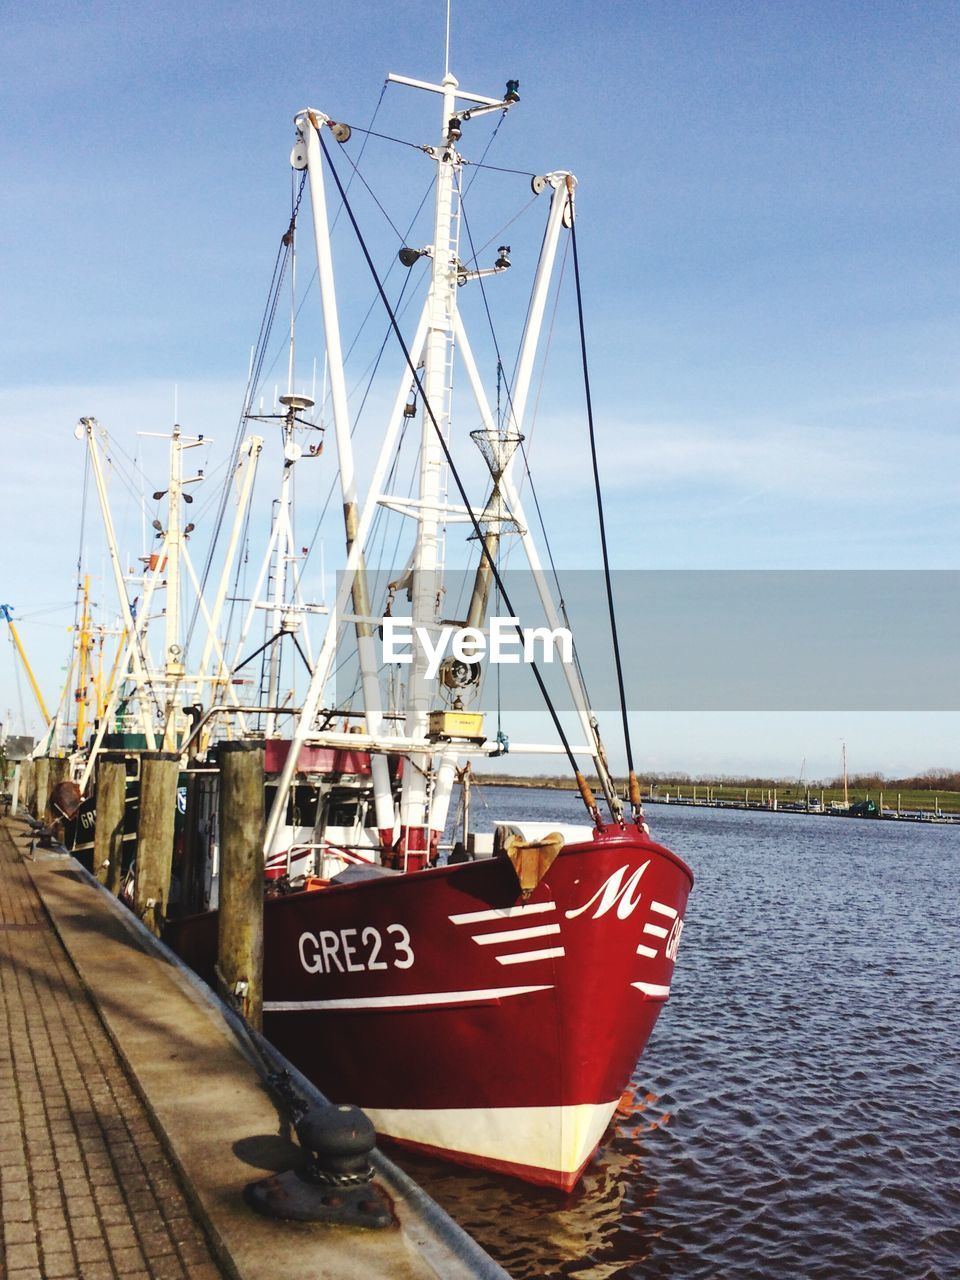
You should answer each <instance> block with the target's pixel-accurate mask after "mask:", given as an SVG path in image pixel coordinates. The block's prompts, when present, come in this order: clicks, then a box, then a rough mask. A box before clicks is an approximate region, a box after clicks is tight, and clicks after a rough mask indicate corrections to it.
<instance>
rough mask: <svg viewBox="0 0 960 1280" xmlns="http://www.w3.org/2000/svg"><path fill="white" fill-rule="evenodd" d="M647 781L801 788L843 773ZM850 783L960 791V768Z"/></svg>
mask: <svg viewBox="0 0 960 1280" xmlns="http://www.w3.org/2000/svg"><path fill="white" fill-rule="evenodd" d="M642 780H643V782H644V783H645V784H648V783H651V782H652V783H656V785H657V786H658V787H659V786H681V787H686V786H700V785H704V786H706V785H710V786H728V787H795V786H797V785H799V786H800V788H801V789H806V788H807V787H809V788H810V789H811V790H814V789H815V788H819V787H824V788H828V787H829V788H837V787H842V786H843V774H842V773H841V774H838V775H837V776H836V777H835V778H820V779H815V778H801V779H797V778H770V777H766V778H761V777H749V776H747V775H746V774H736V775H734V774H690V773H645V774H644V775H643V779H642ZM847 783H848V785H849V786H850V787H851V788H852V789H854V790H860V791H863V790H869V789H870V788H871V787H872V788H874V789H879V788H880V787H883V788H884V789H885V790H888V791H889V790H892V789H896V788H899V789H900V790H901V791H960V770H958V769H925V770H924V771H923V772H922V773H917V774H913V775H911V776H910V777H902V778H891V777H888V776H887V775H886V774H884V773H851V774H848V775H847Z"/></svg>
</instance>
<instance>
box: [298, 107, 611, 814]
mask: <svg viewBox="0 0 960 1280" xmlns="http://www.w3.org/2000/svg"><path fill="white" fill-rule="evenodd" d="M317 136H318V138H319V141H320V146H321V148H322V150H323V154H324V158H325V159H326V162H327V165H328V166H329V168H330V172H331V173H332V174H333V180H334V182H335V183H336V184H337V188H338V190H339V191H340V197H341V199H342V200H343V205H344V208H345V209H346V212H347V217H348V218H349V219H350V223H351V225H352V227H353V230H354V234H355V235H356V237H357V243H358V244H359V246H360V250H361V252H362V253H363V256H364V258H365V259H366V263H367V266H368V267H369V269H370V274H371V275H372V276H373V281H374V284H375V285H376V288H377V292H378V293H379V294H380V297H381V299H382V301H383V305H384V307H385V308H386V310H387V315H388V316H389V318H390V326H391V328H392V329H393V332H394V333H395V334H396V337H397V341H398V342H399V344H400V349H401V351H402V352H403V355H404V359H405V360H406V362H407V365H408V367H409V369H410V373H411V375H412V377H413V380H414V382H415V383H416V386H417V390H418V392H419V394H420V396H421V397H422V399H423V406H424V409H425V410H426V412H427V414H428V415H429V418H430V422H431V424H432V426H433V429H434V431H435V433H436V436H437V440H438V442H439V444H440V448H441V450H442V451H443V455H444V458H445V459H446V463H447V466H448V467H449V468H450V474H451V475H452V477H453V481H454V484H455V485H456V486H457V491H458V492H459V494H460V497H461V500H462V501H463V504H464V506H465V507H466V509H467V511H468V512H469V514H470V522H471V524H472V525H473V528H474V532H475V533H476V535H477V539H478V542H479V545H480V549H481V553H482V555H483V556H484V558H485V559H486V561H487V563H488V564H489V566H490V571H491V574H492V575H493V579H494V581H495V582H496V583H497V585H498V587H499V588H500V594H501V595H502V597H503V602H504V604H505V605H506V606H507V608H508V609H509V610H510V613H511V614H512V615H513V616H516V614H515V613H514V609H513V606H512V604H511V603H510V597H509V595H508V593H507V590H506V587H505V586H504V584H503V579H502V578H501V576H500V570H499V569H498V568H497V565H496V562H495V561H494V559H493V557H492V556H491V555H490V552H489V551H488V550H487V547H486V545H485V543H484V538H483V530H482V529H481V528H480V522H479V520H478V519H477V517H476V515H475V514H474V511H473V508H472V507H471V505H470V499H469V498H468V496H467V491H466V489H465V488H464V485H463V481H462V480H461V478H460V473H459V472H458V471H457V469H456V466H455V465H454V461H453V456H452V454H451V452H450V446H449V445H448V444H447V441H446V440H445V439H444V435H443V432H442V431H441V429H440V424H439V422H438V421H437V418H436V415H435V414H434V412H433V406H432V405H431V404H430V402H429V400H428V399H427V397H426V394H425V392H424V388H423V383H422V382H421V380H420V375H419V373H418V372H417V367H416V365H415V363H414V361H413V358H412V356H411V355H410V351H409V348H408V347H407V344H406V342H405V341H404V338H403V334H402V333H401V332H400V326H399V324H398V323H397V320H396V317H395V315H394V313H393V310H392V308H391V306H390V302H389V300H388V298H387V295H386V293H385V291H384V288H383V285H382V284H381V283H380V277H379V275H378V273H377V268H376V266H375V265H374V261H373V258H372V257H371V256H370V251H369V249H368V248H367V244H366V241H365V240H364V238H363V233H362V231H361V230H360V227H359V225H358V223H357V220H356V218H355V217H354V213H353V209H352V208H351V207H350V205H349V203H348V202H347V197H346V192H345V191H344V188H343V183H342V182H341V181H340V175H339V173H337V170H336V169H335V168H334V166H333V164H332V162H331V160H330V153H329V151H328V150H327V144H326V142H325V141H324V138H323V134H322V132H321V131H320V130H318V131H317ZM517 631H518V633H519V632H520V627H519V624H518V625H517ZM530 670H531V671H532V673H533V676H534V679H535V680H536V682H537V686H538V687H539V689H540V693H541V695H542V697H543V700H544V702H545V704H546V707H547V710H548V711H549V713H550V718H551V719H552V720H553V724H554V727H555V729H556V730H557V734H558V736H559V738H560V742H561V744H562V745H563V750H564V753H565V754H566V757H567V759H568V761H569V762H570V767H571V769H572V770H573V772H574V774H576V775H577V777H578V779H579V777H581V776H582V775H581V774H580V770H579V768H578V767H577V761H576V758H575V756H574V754H573V750H572V748H571V746H570V742H569V740H568V738H567V735H566V733H565V731H564V728H563V725H562V723H561V721H560V717H559V715H558V714H557V709H556V707H555V706H554V705H553V701H552V699H551V697H550V694H549V692H548V690H547V686H546V685H545V684H544V681H543V676H542V675H541V674H540V671H539V669H538V667H537V665H536V663H535V662H531V663H530ZM593 812H594V813H596V809H595V807H594V810H593Z"/></svg>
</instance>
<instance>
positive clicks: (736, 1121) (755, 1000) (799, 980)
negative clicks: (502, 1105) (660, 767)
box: [392, 788, 960, 1280]
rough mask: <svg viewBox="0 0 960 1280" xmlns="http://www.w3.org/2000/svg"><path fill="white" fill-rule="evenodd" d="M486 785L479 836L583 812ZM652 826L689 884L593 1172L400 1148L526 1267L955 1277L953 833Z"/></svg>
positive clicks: (958, 992)
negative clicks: (650, 1024)
mask: <svg viewBox="0 0 960 1280" xmlns="http://www.w3.org/2000/svg"><path fill="white" fill-rule="evenodd" d="M482 794H483V797H484V800H485V802H486V805H487V806H488V807H487V809H486V811H485V810H484V808H483V806H482V805H481V804H475V806H474V808H475V810H479V812H476V813H475V817H476V825H477V827H478V829H482V825H483V822H482V820H483V818H484V817H486V818H487V820H488V821H489V819H490V818H492V817H494V816H497V817H500V816H503V817H506V816H514V817H517V816H521V815H522V816H526V817H528V818H531V819H535V818H543V819H549V818H550V817H557V818H561V817H563V816H564V815H565V816H566V817H567V819H568V820H576V821H579V820H580V818H579V817H578V816H577V809H578V803H579V802H578V801H577V800H576V799H575V798H574V797H572V796H570V795H567V794H562V795H561V794H559V793H544V792H529V791H514V790H512V789H509V790H508V789H506V788H485V789H484V790H483V793H482ZM648 819H649V821H650V825H651V830H652V833H653V835H654V837H655V838H656V839H659V840H661V841H663V843H665V844H667V845H669V846H670V847H671V848H673V849H674V850H675V851H676V852H677V853H679V854H680V855H681V856H682V857H684V858H685V859H686V860H687V861H688V862H689V863H690V865H691V866H692V867H693V869H694V872H695V874H696V878H697V879H696V885H695V886H694V890H693V892H692V894H691V896H690V903H689V907H688V910H687V925H686V929H685V930H684V935H683V945H682V947H681V949H680V957H679V960H678V963H677V968H676V972H675V974H674V980H673V989H672V996H671V999H670V1002H669V1004H668V1005H667V1007H666V1009H665V1010H664V1012H663V1014H662V1015H661V1018H660V1021H659V1022H658V1023H657V1026H656V1028H655V1030H654V1033H653V1036H652V1038H651V1041H650V1044H649V1045H648V1048H647V1051H646V1053H645V1054H644V1056H643V1058H642V1059H641V1061H640V1063H639V1064H638V1066H637V1069H636V1071H635V1073H634V1076H633V1081H632V1090H631V1093H632V1099H631V1100H630V1101H629V1102H628V1104H627V1105H626V1106H625V1107H624V1108H623V1109H622V1113H621V1114H618V1116H617V1117H616V1119H615V1121H614V1125H613V1126H612V1128H611V1130H610V1131H609V1132H608V1135H607V1139H606V1141H605V1143H604V1145H603V1146H602V1148H601V1150H600V1152H599V1153H598V1155H597V1157H596V1159H595V1161H594V1163H593V1165H592V1167H591V1168H590V1169H588V1171H587V1175H586V1177H585V1179H584V1182H583V1184H582V1186H581V1187H580V1188H579V1189H578V1191H577V1192H576V1193H574V1195H573V1196H571V1197H564V1196H562V1195H560V1194H559V1193H554V1192H550V1191H542V1190H537V1189H535V1188H529V1187H526V1186H524V1185H523V1184H521V1183H518V1182H513V1181H508V1180H506V1179H496V1178H492V1177H490V1176H489V1175H483V1176H481V1175H479V1174H477V1173H475V1172H469V1171H465V1170H456V1169H454V1168H453V1167H452V1166H444V1165H441V1164H439V1163H435V1162H432V1161H427V1160H425V1159H421V1158H413V1157H409V1156H406V1155H401V1156H400V1157H399V1159H400V1160H401V1162H402V1163H404V1164H405V1165H406V1167H407V1168H408V1169H409V1170H410V1171H411V1172H412V1173H413V1174H414V1176H416V1177H417V1178H418V1179H419V1180H420V1181H421V1182H422V1183H423V1184H424V1185H425V1186H426V1188H427V1190H428V1191H430V1193H431V1194H432V1195H433V1196H434V1197H435V1198H436V1199H437V1200H439V1202H440V1203H441V1204H443V1205H444V1207H445V1208H446V1209H447V1210H448V1211H449V1212H450V1213H451V1214H452V1215H453V1216H454V1217H455V1218H456V1219H457V1220H458V1221H460V1222H461V1223H462V1224H463V1225H464V1226H465V1227H466V1228H467V1229H468V1230H469V1231H470V1232H471V1233H472V1234H473V1235H474V1236H475V1237H476V1238H477V1239H478V1240H479V1241H480V1243H481V1244H483V1245H484V1247H485V1248H486V1249H487V1250H488V1251H489V1252H490V1253H491V1254H492V1255H493V1256H494V1257H495V1258H497V1260H498V1261H499V1262H500V1263H501V1264H502V1265H503V1266H504V1267H505V1268H506V1270H507V1271H509V1272H510V1273H511V1275H513V1276H515V1277H517V1280H520V1278H522V1277H538V1278H541V1277H543V1278H546V1277H556V1276H589V1277H596V1278H598V1280H599V1278H601V1277H638V1278H639V1277H643V1278H644V1280H646V1278H647V1277H660V1276H671V1277H678V1278H682V1280H697V1278H699V1277H703V1278H704V1280H706V1278H707V1277H709V1278H710V1280H718V1278H722V1280H727V1278H728V1277H730V1278H731V1280H732V1278H735V1277H743V1278H744V1280H746V1278H747V1277H749V1278H750V1280H766V1278H767V1277H769V1278H770V1280H783V1278H785V1277H802V1278H803V1280H847V1278H848V1277H849V1278H850V1280H853V1278H854V1277H856V1280H888V1278H889V1280H920V1278H921V1277H923V1278H929V1280H933V1278H934V1277H935V1278H937V1280H951V1278H953V1277H958V1276H960V946H958V941H960V940H958V932H960V929H958V878H960V877H958V872H960V828H957V827H938V826H924V825H917V824H912V823H909V824H908V823H903V824H900V823H894V822H875V821H874V822H871V821H857V820H844V819H838V818H821V817H812V816H806V815H785V814H782V815H776V814H766V813H742V812H736V811H731V812H727V811H723V810H716V809H693V808H682V807H677V806H674V807H669V808H668V807H665V806H654V807H651V809H650V810H649V813H648ZM392 1154H396V1153H392Z"/></svg>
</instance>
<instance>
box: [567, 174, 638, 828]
mask: <svg viewBox="0 0 960 1280" xmlns="http://www.w3.org/2000/svg"><path fill="white" fill-rule="evenodd" d="M567 201H568V206H569V209H570V237H571V243H572V245H573V278H574V281H575V282H576V287H577V319H578V322H579V326H580V356H581V360H582V362H583V388H584V394H585V396H586V401H587V425H588V427H589V433H590V457H591V460H592V462H593V483H594V488H595V489H596V494H597V518H598V520H599V522H600V547H601V550H602V552H603V580H604V584H605V586H606V591H607V611H608V613H609V615H610V633H611V639H612V642H613V656H614V661H615V663H616V668H617V688H618V690H619V694H620V716H621V719H622V721H623V741H624V746H625V747H626V751H627V768H628V769H629V770H630V784H631V796H630V798H631V802H632V803H633V807H634V810H636V809H637V808H638V807H639V800H638V799H637V800H635V799H634V791H635V790H636V794H637V796H639V786H637V787H636V788H634V783H635V780H636V775H635V773H634V768H633V748H632V746H631V743H630V722H629V718H628V716H627V696H626V692H625V690H624V684H623V662H622V660H621V657H620V636H619V632H618V631H617V613H616V609H615V607H614V602H613V582H612V580H611V578H610V557H609V555H608V553H607V526H606V520H605V519H604V514H603V492H602V489H601V486H600V466H599V463H598V461H597V436H596V430H595V427H594V420H593V399H592V396H591V394H590V370H589V368H588V365H587V336H586V327H585V324H584V317H583V293H582V291H581V287H580V258H579V255H578V253H577V222H576V218H575V217H574V215H573V191H572V189H571V188H570V187H569V186H568V188H567Z"/></svg>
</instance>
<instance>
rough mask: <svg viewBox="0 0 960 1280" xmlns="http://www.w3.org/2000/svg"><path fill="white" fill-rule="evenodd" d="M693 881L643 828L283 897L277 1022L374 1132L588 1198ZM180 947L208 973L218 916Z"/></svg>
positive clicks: (282, 1037) (666, 983) (184, 928)
mask: <svg viewBox="0 0 960 1280" xmlns="http://www.w3.org/2000/svg"><path fill="white" fill-rule="evenodd" d="M692 882H693V877H692V874H691V873H690V871H689V869H688V868H687V867H686V866H685V865H684V863H683V862H681V861H680V859H678V858H676V857H675V856H674V855H673V854H672V853H670V851H669V850H667V849H665V848H664V847H663V846H661V845H657V844H655V843H653V842H652V841H651V840H650V839H649V838H648V837H647V836H646V835H645V833H644V832H643V831H642V830H641V829H638V828H636V827H632V826H631V827H627V828H626V829H625V830H621V829H620V828H619V827H608V828H606V829H604V830H603V831H602V832H598V833H597V834H596V836H595V838H594V839H593V840H592V841H589V842H586V843H584V844H578V845H570V846H567V847H565V848H564V849H563V850H561V852H560V854H559V856H558V857H557V859H556V861H555V862H554V863H553V865H552V866H551V867H550V869H549V872H548V873H547V875H546V877H545V878H544V879H543V880H542V881H541V882H540V884H539V885H538V886H537V888H536V889H535V890H534V891H533V893H532V894H531V895H530V896H529V898H528V899H527V900H526V901H524V900H523V899H522V897H521V894H520V889H519V884H518V881H517V878H516V875H515V873H514V871H513V868H512V866H511V864H510V863H509V861H508V860H507V859H506V858H494V859H488V860H484V861H479V862H471V863H465V864H460V865H458V866H452V867H439V868H434V869H432V870H428V871H421V872H416V873H412V874H408V875H394V876H384V877H378V878H376V879H371V880H365V881H360V882H357V883H354V884H344V885H337V886H332V887H330V888H327V889H321V890H319V891H316V892H311V893H300V894H292V895H289V896H286V897H280V898H274V899H268V900H267V902H266V908H265V917H264V953H265V962H264V1031H265V1034H266V1035H267V1037H268V1038H269V1039H270V1040H271V1041H272V1042H273V1043H274V1044H275V1045H276V1046H277V1047H278V1048H279V1049H280V1050H281V1051H282V1052H283V1053H284V1054H285V1055H286V1056H287V1057H288V1058H289V1059H290V1060H291V1061H292V1062H294V1063H295V1064H296V1065H297V1066H298V1067H299V1068H300V1069H301V1070H302V1071H303V1072H304V1073H305V1074H306V1075H307V1076H309V1077H310V1078H311V1079H312V1080H313V1081H315V1083H316V1084H317V1085H318V1086H319V1087H320V1088H321V1089H322V1090H323V1091H324V1093H326V1094H327V1096H328V1097H329V1098H331V1100H333V1101H335V1102H346V1101H350V1102H355V1103H357V1104H358V1105H360V1106H362V1107H363V1108H364V1110H366V1111H367V1112H368V1114H369V1115H370V1117H371V1119H372V1120H373V1122H374V1124H375V1126H376V1128H377V1130H378V1132H379V1133H381V1134H382V1135H383V1136H387V1137H390V1138H393V1139H395V1140H397V1141H399V1142H404V1143H407V1144H409V1145H411V1146H415V1147H418V1148H420V1149H422V1150H427V1151H431V1152H435V1153H437V1154H441V1155H443V1156H445V1157H446V1158H449V1159H453V1160H456V1161H458V1162H461V1163H464V1164H472V1165H480V1166H483V1167H487V1168H491V1169H496V1170H498V1171H500V1172H508V1173H513V1174H516V1175H518V1176H520V1177H523V1178H525V1179H527V1180H528V1181H532V1182H536V1183H540V1184H543V1185H549V1186H557V1187H562V1188H565V1189H569V1188H571V1187H573V1186H574V1185H575V1183H576V1181H577V1179H578V1178H579V1176H580V1173H581V1172H582V1170H583V1167H584V1165H585V1164H586V1162H587V1161H588V1160H589V1158H590V1156H591V1155H592V1154H593V1152H594V1151H595V1150H596V1147H597V1145H598V1143H599V1142H600V1139H601V1137H602V1135H603V1131H604V1129H605V1128H606V1125H607V1123H608V1121H609V1119H610V1117H611V1115H612V1114H613V1111H614V1109H615V1107H616V1105H617V1102H618V1100H619V1098H620V1095H621V1093H622V1091H623V1089H624V1087H625V1086H626V1084H627V1082H628V1080H629V1078H630V1075H631V1074H632V1071H633V1068H634V1066H635V1064H636V1061H637V1059H638V1057H639V1056H640V1054H641V1053H642V1051H643V1048H644V1046H645V1044H646V1042H647V1039H648V1037H649V1035H650V1032H651V1030H652V1029H653V1025H654V1023H655V1022H656V1019H657V1016H658V1014H659V1012H660V1010H661V1008H662V1006H663V1004H664V1002H665V1001H666V999H667V997H668V995H669V990H670V983H671V978H672V973H673V967H674V962H675V959H676V954H677V948H678V946H679V940H680V932H681V930H682V921H683V914H684V910H685V907H686V901H687V894H688V893H689V890H690V887H691V885H692ZM169 940H170V941H171V943H172V945H173V946H174V947H175V948H176V949H177V950H178V951H179V952H180V954H181V955H182V956H183V957H184V959H185V960H187V962H188V963H190V964H192V965H193V967H195V968H196V969H198V971H200V972H201V973H204V974H206V975H209V974H211V973H212V970H213V962H214V958H215V955H214V953H215V946H216V919H215V916H214V915H207V916H204V917H193V918H191V919H188V920H184V921H179V922H175V923H174V924H173V925H172V926H171V927H170V930H169Z"/></svg>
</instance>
